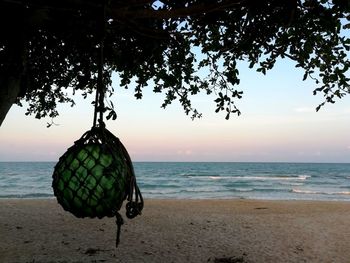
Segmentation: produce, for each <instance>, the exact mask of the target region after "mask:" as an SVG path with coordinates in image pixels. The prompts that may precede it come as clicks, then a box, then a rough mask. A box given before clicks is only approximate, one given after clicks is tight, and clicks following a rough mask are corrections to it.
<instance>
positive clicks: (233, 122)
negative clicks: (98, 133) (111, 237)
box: [0, 60, 350, 163]
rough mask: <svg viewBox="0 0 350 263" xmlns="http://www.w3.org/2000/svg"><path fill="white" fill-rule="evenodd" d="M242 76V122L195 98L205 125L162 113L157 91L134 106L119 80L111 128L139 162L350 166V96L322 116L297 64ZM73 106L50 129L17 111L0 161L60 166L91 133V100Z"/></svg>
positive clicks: (173, 110)
mask: <svg viewBox="0 0 350 263" xmlns="http://www.w3.org/2000/svg"><path fill="white" fill-rule="evenodd" d="M239 70H240V78H241V84H240V85H239V87H238V88H239V89H241V90H243V92H244V94H243V99H241V100H239V101H237V106H238V107H239V108H240V110H241V112H242V115H241V116H239V117H237V116H232V117H231V118H230V120H225V115H224V113H221V114H220V113H215V112H214V111H215V102H214V101H213V100H214V99H215V97H214V96H207V95H202V94H201V95H198V96H195V97H193V99H192V101H193V104H194V105H195V106H196V107H197V109H198V110H199V111H200V112H202V113H203V117H202V118H201V119H195V120H194V121H192V120H191V118H190V117H189V116H187V115H185V113H184V112H183V110H182V108H181V106H180V105H179V103H178V102H176V103H175V102H174V103H173V104H172V105H170V106H169V107H168V108H167V109H165V110H164V109H162V108H160V105H161V103H162V101H163V98H164V96H163V95H162V94H154V93H152V87H151V86H150V87H148V88H146V90H145V92H144V97H143V99H142V100H136V99H135V98H134V96H133V91H132V89H129V90H124V89H120V88H119V87H118V79H117V78H116V77H114V81H113V86H114V87H115V90H116V94H115V95H114V96H113V97H112V98H111V100H112V101H113V104H114V105H115V107H116V111H117V114H118V118H117V120H116V121H108V122H106V125H107V128H108V129H109V130H110V131H111V132H112V133H114V134H115V135H116V136H117V137H119V139H120V140H121V141H122V142H123V144H124V145H125V146H126V148H127V149H128V151H129V154H130V156H131V158H132V160H133V161H195V162H205V161H214V162H321V163H325V162H346V163H348V162H350V136H349V135H350V96H347V97H345V98H343V99H341V100H338V101H337V102H336V104H326V105H325V106H324V107H323V108H322V109H321V110H320V111H319V112H316V111H315V108H316V107H317V106H318V104H320V103H321V102H322V101H323V97H322V95H321V94H320V95H318V96H313V95H312V91H313V89H314V88H315V84H314V83H313V82H311V81H302V77H303V72H302V71H300V70H299V69H297V68H295V67H294V65H293V64H292V63H291V62H288V61H285V60H282V61H279V62H278V63H277V65H276V66H275V68H274V69H273V70H271V71H269V72H268V73H267V75H266V76H264V75H262V74H261V73H258V72H255V71H254V70H250V69H248V68H247V66H246V65H241V67H240V68H239ZM75 100H76V102H77V105H76V106H75V107H73V108H71V107H69V106H68V105H60V106H59V108H58V109H59V112H60V116H59V117H58V118H56V119H55V120H54V121H55V123H56V124H57V125H53V126H52V127H51V128H46V123H47V122H50V119H43V120H37V119H35V118H34V116H25V114H24V113H25V111H26V109H25V107H23V108H21V107H18V106H13V107H12V108H11V110H10V112H9V113H8V115H7V117H6V119H5V121H4V122H3V124H2V126H1V127H0V161H57V160H58V158H59V157H60V156H61V155H62V154H63V153H64V152H65V151H66V149H67V148H69V147H70V146H71V145H72V144H73V143H74V141H76V140H77V139H79V138H80V136H81V135H82V134H83V133H84V132H85V131H87V130H89V129H90V128H91V126H92V119H93V106H92V105H91V101H92V97H91V98H88V99H87V100H84V99H82V98H81V97H79V96H76V97H75Z"/></svg>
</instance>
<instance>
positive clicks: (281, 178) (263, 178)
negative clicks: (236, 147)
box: [189, 175, 311, 181]
mask: <svg viewBox="0 0 350 263" xmlns="http://www.w3.org/2000/svg"><path fill="white" fill-rule="evenodd" d="M189 177H190V178H192V177H196V176H189ZM310 177H311V176H310V175H298V176H290V177H287V176H207V178H209V179H212V180H221V179H232V180H256V181H305V180H307V179H308V178H310Z"/></svg>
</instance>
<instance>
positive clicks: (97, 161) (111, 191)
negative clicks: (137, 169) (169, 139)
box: [52, 126, 143, 244]
mask: <svg viewBox="0 0 350 263" xmlns="http://www.w3.org/2000/svg"><path fill="white" fill-rule="evenodd" d="M52 177H53V182H52V187H53V190H54V194H55V196H56V198H57V201H58V203H59V204H60V205H61V206H62V207H63V209H65V210H66V211H69V212H71V213H72V214H73V215H75V216H76V217H91V218H94V217H97V218H102V217H105V216H107V217H113V216H116V219H117V220H116V222H117V225H118V229H117V244H118V243H119V233H120V226H121V224H123V219H122V218H121V216H120V214H119V213H118V211H119V210H120V208H121V206H122V204H123V201H124V200H125V199H127V200H128V203H127V205H126V215H127V217H128V218H134V217H135V216H137V215H139V214H141V211H142V209H143V198H142V195H141V192H140V190H139V188H138V186H137V184H136V178H135V173H134V169H133V166H132V162H131V159H130V156H129V154H128V152H127V150H126V149H125V147H124V145H123V144H122V143H121V142H120V140H119V139H118V138H117V137H115V136H114V135H113V134H112V133H111V132H109V131H108V130H107V129H106V128H105V127H104V126H102V127H93V128H92V129H91V130H90V131H87V132H86V133H85V134H83V136H82V137H81V138H80V139H79V140H77V141H76V142H75V143H74V145H73V146H71V147H70V148H69V149H68V150H67V152H66V153H65V154H63V156H61V158H60V159H59V161H58V163H57V164H56V166H55V169H54V173H53V176H52Z"/></svg>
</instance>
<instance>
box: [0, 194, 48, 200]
mask: <svg viewBox="0 0 350 263" xmlns="http://www.w3.org/2000/svg"><path fill="white" fill-rule="evenodd" d="M51 197H54V195H53V194H46V193H32V194H4V195H1V194H0V198H35V199H36V198H51Z"/></svg>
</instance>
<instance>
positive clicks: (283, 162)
mask: <svg viewBox="0 0 350 263" xmlns="http://www.w3.org/2000/svg"><path fill="white" fill-rule="evenodd" d="M57 162H58V160H55V161H2V160H0V163H57ZM132 162H133V163H270V164H273V163H276V164H279V163H280V164H350V162H301V161H300V162H293V161H132Z"/></svg>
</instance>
